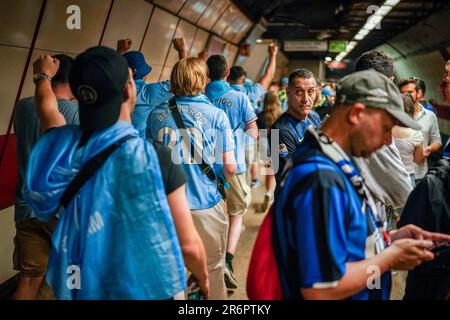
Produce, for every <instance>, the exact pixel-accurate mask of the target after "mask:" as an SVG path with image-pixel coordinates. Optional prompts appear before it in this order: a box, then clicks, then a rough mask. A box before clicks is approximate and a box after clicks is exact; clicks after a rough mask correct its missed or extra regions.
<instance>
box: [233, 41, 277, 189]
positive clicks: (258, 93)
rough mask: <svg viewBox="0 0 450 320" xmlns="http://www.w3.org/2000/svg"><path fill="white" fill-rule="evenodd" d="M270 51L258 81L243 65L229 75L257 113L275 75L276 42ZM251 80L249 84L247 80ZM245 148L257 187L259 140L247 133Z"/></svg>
mask: <svg viewBox="0 0 450 320" xmlns="http://www.w3.org/2000/svg"><path fill="white" fill-rule="evenodd" d="M268 52H269V62H268V64H267V67H266V70H265V72H264V74H263V76H262V77H261V79H259V80H258V82H257V83H252V81H251V80H250V79H247V72H245V70H244V68H242V67H241V66H233V67H231V68H230V75H229V76H228V82H229V83H230V85H231V87H232V88H233V89H235V90H237V91H241V92H244V93H245V94H246V95H247V97H248V99H249V100H250V103H251V105H252V108H253V111H254V112H255V113H258V112H260V110H259V111H258V102H259V101H261V100H262V99H263V98H264V95H265V93H266V91H267V89H268V88H269V86H270V84H271V83H272V80H273V78H274V77H275V71H276V68H277V53H278V46H276V45H275V44H273V43H272V44H270V45H269V46H268ZM247 81H248V82H249V83H248V84H247V83H246V82H247ZM244 139H245V148H246V161H247V163H248V164H249V165H250V176H251V179H252V181H251V184H250V185H251V187H252V188H256V187H258V186H260V185H261V180H259V179H258V168H259V166H258V159H257V158H256V153H257V149H258V148H257V145H258V144H257V142H256V141H255V140H254V139H252V137H250V136H248V135H246V136H245V137H244Z"/></svg>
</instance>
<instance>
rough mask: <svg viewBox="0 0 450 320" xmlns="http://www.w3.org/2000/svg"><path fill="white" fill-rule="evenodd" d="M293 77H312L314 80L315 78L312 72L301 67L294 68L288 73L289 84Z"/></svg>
mask: <svg viewBox="0 0 450 320" xmlns="http://www.w3.org/2000/svg"><path fill="white" fill-rule="evenodd" d="M295 78H303V79H310V78H314V81H316V78H315V77H314V73H312V71H311V70H308V69H305V68H302V69H295V70H294V71H292V72H291V74H290V75H289V86H291V85H292V83H293V82H294V79H295Z"/></svg>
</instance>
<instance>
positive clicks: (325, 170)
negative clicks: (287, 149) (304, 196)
mask: <svg viewBox="0 0 450 320" xmlns="http://www.w3.org/2000/svg"><path fill="white" fill-rule="evenodd" d="M294 162H295V160H294ZM291 174H292V176H293V177H294V179H296V180H297V183H301V185H302V186H303V187H308V188H313V189H320V190H325V189H332V188H338V189H339V190H342V191H344V190H345V188H346V187H345V185H346V184H345V177H344V175H343V173H341V172H340V169H339V168H338V167H337V165H336V164H335V163H334V162H332V161H331V160H330V159H329V158H328V157H326V156H325V155H324V154H323V153H321V152H320V151H317V152H312V153H311V154H310V155H309V156H308V157H307V158H306V159H305V160H304V161H302V162H300V163H299V164H297V165H296V166H295V167H294V168H293V169H292V172H291Z"/></svg>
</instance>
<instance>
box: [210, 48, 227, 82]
mask: <svg viewBox="0 0 450 320" xmlns="http://www.w3.org/2000/svg"><path fill="white" fill-rule="evenodd" d="M206 64H207V65H208V72H209V78H210V79H211V81H215V80H221V79H223V78H225V76H226V75H227V68H228V66H227V60H226V59H225V57H224V56H222V55H220V54H216V55H213V56H211V57H209V59H208V61H206Z"/></svg>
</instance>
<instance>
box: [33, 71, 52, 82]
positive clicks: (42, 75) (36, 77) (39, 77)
mask: <svg viewBox="0 0 450 320" xmlns="http://www.w3.org/2000/svg"><path fill="white" fill-rule="evenodd" d="M42 79H47V80H48V81H52V77H50V76H49V75H48V74H46V73H44V72H39V73H36V74H35V75H34V76H33V82H34V83H35V84H36V83H38V81H40V80H42Z"/></svg>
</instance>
